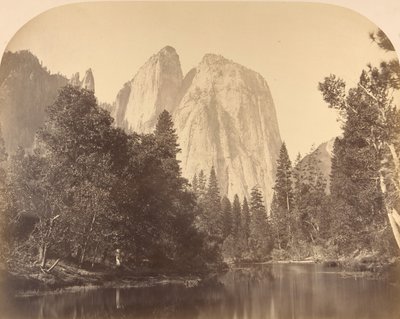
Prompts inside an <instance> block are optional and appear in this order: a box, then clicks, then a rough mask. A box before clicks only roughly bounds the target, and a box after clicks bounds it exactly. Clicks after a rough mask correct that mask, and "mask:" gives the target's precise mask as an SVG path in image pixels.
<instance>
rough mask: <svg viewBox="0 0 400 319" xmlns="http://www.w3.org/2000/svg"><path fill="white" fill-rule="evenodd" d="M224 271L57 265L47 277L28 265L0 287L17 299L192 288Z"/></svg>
mask: <svg viewBox="0 0 400 319" xmlns="http://www.w3.org/2000/svg"><path fill="white" fill-rule="evenodd" d="M223 270H226V266H225V265H213V266H210V267H209V268H208V269H196V270H193V271H179V272H178V271H177V270H174V269H154V268H153V269H150V268H147V269H145V268H141V269H128V268H118V269H117V268H116V269H111V268H103V269H95V270H90V269H82V268H79V267H77V266H76V265H75V264H73V263H67V262H59V263H58V265H57V267H55V268H54V269H53V270H52V271H51V272H50V273H46V272H43V271H41V270H40V267H38V266H27V265H19V267H18V268H17V270H15V269H14V270H10V271H5V270H3V271H2V272H1V274H0V286H1V287H2V289H5V290H6V291H8V292H12V293H14V295H16V296H32V295H42V294H57V293H63V292H65V291H75V290H77V289H92V288H100V287H103V288H111V287H112V288H128V287H132V288H133V287H137V288H143V287H152V286H159V285H168V284H181V285H184V286H186V287H194V286H196V285H198V284H199V283H200V282H202V281H203V280H204V279H206V278H209V277H212V276H213V275H214V274H215V273H217V272H221V271H223Z"/></svg>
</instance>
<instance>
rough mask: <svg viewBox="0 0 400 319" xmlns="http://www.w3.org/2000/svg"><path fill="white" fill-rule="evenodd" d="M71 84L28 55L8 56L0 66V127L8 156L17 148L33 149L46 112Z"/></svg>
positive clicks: (9, 54) (7, 53)
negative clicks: (58, 94)
mask: <svg viewBox="0 0 400 319" xmlns="http://www.w3.org/2000/svg"><path fill="white" fill-rule="evenodd" d="M67 83H68V80H67V79H66V78H65V77H63V76H61V75H59V74H50V73H49V72H48V71H47V69H46V68H44V67H43V66H42V65H41V63H40V62H39V60H38V59H37V58H36V57H35V56H34V55H32V54H31V53H30V52H28V51H21V52H17V53H11V52H6V53H5V54H4V55H3V59H2V61H1V66H0V123H1V126H2V133H3V137H4V140H5V143H6V148H7V150H8V152H9V153H12V152H14V151H15V150H16V149H17V148H18V146H22V147H24V148H31V147H32V144H33V141H34V137H35V132H36V130H37V129H38V128H39V127H40V126H41V125H42V124H43V123H44V120H45V110H46V107H47V106H48V105H50V104H51V103H53V101H54V99H55V97H56V96H57V92H58V89H59V88H60V87H62V86H64V85H66V84H67Z"/></svg>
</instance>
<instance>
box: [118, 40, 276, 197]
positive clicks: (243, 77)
mask: <svg viewBox="0 0 400 319" xmlns="http://www.w3.org/2000/svg"><path fill="white" fill-rule="evenodd" d="M163 109H167V110H168V111H169V112H171V113H172V114H173V118H174V123H175V126H176V129H177V134H178V138H179V144H180V147H181V149H182V152H181V154H180V155H179V159H180V161H181V164H182V172H183V175H184V176H185V177H187V178H189V179H192V177H193V175H194V174H195V173H199V171H200V170H204V172H206V173H208V172H209V171H210V169H211V166H214V167H215V169H216V171H217V175H218V178H219V183H220V187H221V193H222V194H226V195H228V196H229V197H231V198H232V197H233V195H234V194H236V193H237V194H238V195H239V196H241V197H243V196H247V197H248V196H249V194H250V191H251V188H252V187H253V186H259V187H260V188H261V189H262V190H263V192H264V194H265V198H266V200H267V201H269V200H270V199H271V197H272V186H273V183H274V177H275V165H276V159H277V157H278V152H279V148H280V145H281V138H280V134H279V127H278V122H277V118H276V114H275V107H274V103H273V100H272V96H271V93H270V90H269V88H268V84H267V83H266V81H265V79H264V78H263V77H262V76H261V75H260V74H258V73H256V72H254V71H252V70H249V69H247V68H245V67H243V66H241V65H239V64H237V63H234V62H232V61H230V60H227V59H225V58H224V57H222V56H219V55H214V54H207V55H206V56H204V58H203V60H202V61H201V62H200V64H199V65H198V66H197V67H196V68H194V69H192V70H190V71H189V72H188V74H187V75H186V76H185V78H184V79H183V80H182V71H181V68H180V62H179V57H178V55H177V54H176V52H175V50H174V49H173V48H171V47H166V48H164V49H162V50H161V51H160V52H159V53H157V54H156V55H154V56H152V57H151V58H150V59H149V60H148V61H147V62H146V64H145V65H144V66H143V67H142V68H141V69H140V70H139V71H138V73H137V74H136V76H135V77H134V79H133V80H132V81H131V82H128V83H127V84H125V86H124V88H122V89H121V91H120V92H119V94H118V96H117V100H116V107H115V109H114V111H113V116H114V117H115V119H116V123H117V125H119V126H121V127H123V128H125V129H127V130H133V131H137V132H140V133H147V132H150V131H152V130H153V129H154V127H155V123H156V120H157V116H158V115H159V114H160V112H161V111H162V110H163Z"/></svg>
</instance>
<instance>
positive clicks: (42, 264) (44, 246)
mask: <svg viewBox="0 0 400 319" xmlns="http://www.w3.org/2000/svg"><path fill="white" fill-rule="evenodd" d="M39 262H40V267H42V268H44V267H46V262H47V244H42V246H41V247H40V253H39Z"/></svg>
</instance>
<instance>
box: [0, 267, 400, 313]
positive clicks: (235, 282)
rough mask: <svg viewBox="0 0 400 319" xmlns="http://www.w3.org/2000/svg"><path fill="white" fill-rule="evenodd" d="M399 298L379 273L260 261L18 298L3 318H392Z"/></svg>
mask: <svg viewBox="0 0 400 319" xmlns="http://www.w3.org/2000/svg"><path fill="white" fill-rule="evenodd" d="M399 298H400V289H399V288H398V287H395V286H389V284H388V283H386V282H384V281H383V280H381V281H368V280H366V279H358V280H354V279H351V278H350V279H349V278H347V279H343V278H341V277H340V276H339V275H337V274H332V273H331V274H327V273H325V272H324V270H323V269H321V268H318V266H315V267H314V266H310V265H308V266H306V265H274V266H271V265H262V266H257V267H252V268H244V269H236V270H232V271H229V272H228V273H226V274H224V275H222V276H219V277H215V278H211V279H209V280H206V281H203V282H202V283H201V284H200V285H199V286H197V287H193V288H185V286H184V285H179V284H175V285H166V286H158V287H148V288H131V289H122V288H121V289H100V290H87V291H80V292H77V293H64V294H60V295H48V296H44V297H35V298H29V299H27V298H24V299H21V300H17V301H16V303H15V305H13V307H14V308H15V309H17V311H18V313H16V314H15V315H14V316H9V317H6V318H7V319H8V318H12V319H22V318H23V319H28V318H35V319H47V318H52V319H53V318H54V319H57V318H58V319H67V318H68V319H71V318H73V319H83V318H85V319H106V318H109V319H111V318H112V319H120V318H126V319H128V318H135V319H136V318H138V319H140V318H143V319H149V318H153V319H157V318H167V319H168V318H171V319H172V318H173V319H186V318H197V319H217V318H218V319H225V318H226V319H233V318H238V319H239V318H243V319H250V318H251V319H259V318H270V319H286V318H292V317H296V318H299V319H308V318H328V317H329V318H335V319H338V318H340V319H342V318H346V319H348V318H361V317H365V318H367V317H368V318H397V317H396V316H395V315H397V316H398V313H400V304H399V303H398V302H397V301H398V300H399ZM2 315H3V313H0V317H1V316H2ZM1 318H2V317H1Z"/></svg>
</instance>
